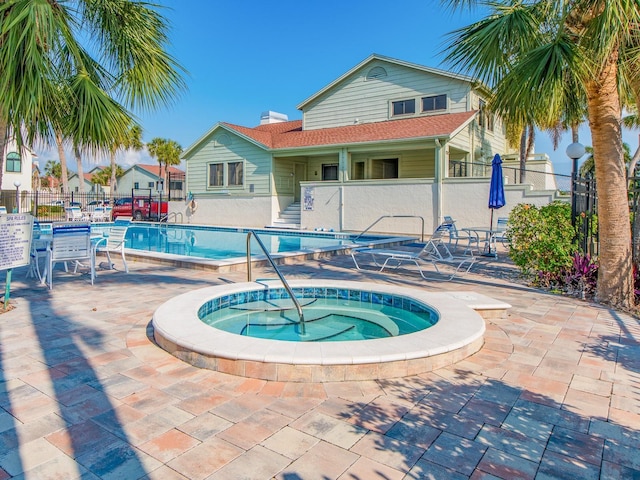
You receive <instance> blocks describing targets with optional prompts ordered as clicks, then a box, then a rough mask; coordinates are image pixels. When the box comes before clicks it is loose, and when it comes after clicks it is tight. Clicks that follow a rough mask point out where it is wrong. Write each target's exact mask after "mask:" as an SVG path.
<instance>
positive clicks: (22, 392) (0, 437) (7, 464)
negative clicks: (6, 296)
mask: <svg viewBox="0 0 640 480" xmlns="http://www.w3.org/2000/svg"><path fill="white" fill-rule="evenodd" d="M10 318H11V317H10V315H9V314H8V313H7V314H5V315H4V316H0V321H13V318H11V319H10ZM9 319H10V320H9ZM8 330H9V329H8V328H4V325H2V323H0V339H2V341H0V452H2V453H0V478H8V477H9V475H18V474H20V473H22V471H23V470H24V465H23V462H22V457H20V455H17V454H15V452H16V449H17V448H18V446H19V445H20V436H23V435H24V433H22V434H21V433H20V432H19V427H20V425H22V422H20V421H19V420H18V419H17V418H16V417H15V415H12V414H11V412H13V411H14V410H15V407H14V405H15V404H17V403H18V402H20V401H21V399H22V398H24V397H28V396H31V395H34V394H37V392H35V391H34V390H35V389H33V388H30V386H29V385H26V384H20V385H12V383H15V382H12V380H13V379H11V378H6V377H5V372H8V371H9V367H8V365H7V364H6V363H7V362H8V361H9V359H10V358H11V359H12V360H14V361H15V360H16V358H15V356H14V355H12V352H11V348H10V347H9V342H10V341H11V337H12V335H11V334H10V333H7V331H8ZM4 345H7V348H4Z"/></svg>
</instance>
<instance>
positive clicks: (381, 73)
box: [367, 67, 387, 80]
mask: <svg viewBox="0 0 640 480" xmlns="http://www.w3.org/2000/svg"><path fill="white" fill-rule="evenodd" d="M386 76H387V71H386V70H385V69H384V68H382V67H373V68H372V69H371V70H369V73H367V80H373V79H374V78H384V77H386Z"/></svg>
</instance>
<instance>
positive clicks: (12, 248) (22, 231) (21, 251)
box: [0, 213, 33, 311]
mask: <svg viewBox="0 0 640 480" xmlns="http://www.w3.org/2000/svg"><path fill="white" fill-rule="evenodd" d="M32 239H33V217H32V216H31V215H30V214H27V213H22V214H20V213H15V214H7V215H0V270H7V284H6V286H5V291H4V310H5V311H6V310H7V308H8V307H9V295H10V292H11V272H12V270H13V268H15V267H22V266H24V265H29V261H30V254H31V241H32Z"/></svg>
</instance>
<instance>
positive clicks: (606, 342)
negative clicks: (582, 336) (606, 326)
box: [584, 307, 640, 395]
mask: <svg viewBox="0 0 640 480" xmlns="http://www.w3.org/2000/svg"><path fill="white" fill-rule="evenodd" d="M603 308H604V307H603ZM606 311H607V313H608V314H609V315H610V316H611V318H612V319H613V323H612V325H614V326H615V327H616V328H617V330H618V331H617V332H615V331H612V332H611V333H610V334H606V335H599V336H598V337H596V338H594V341H593V342H592V343H590V344H588V345H585V347H584V349H585V352H588V353H590V354H592V355H594V356H597V357H600V358H602V359H604V360H607V361H609V362H615V363H617V365H619V366H622V367H624V368H625V369H626V370H627V371H628V372H629V373H630V374H631V375H634V374H635V375H634V376H635V377H636V378H639V383H640V377H639V376H638V374H639V372H640V320H639V319H637V318H634V317H632V316H631V315H624V314H621V313H619V312H616V311H614V310H610V309H607V310H606ZM639 395H640V394H639Z"/></svg>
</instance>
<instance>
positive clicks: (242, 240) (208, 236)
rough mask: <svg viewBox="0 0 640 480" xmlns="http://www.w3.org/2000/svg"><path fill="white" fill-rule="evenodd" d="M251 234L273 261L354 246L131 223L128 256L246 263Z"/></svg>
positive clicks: (337, 236)
mask: <svg viewBox="0 0 640 480" xmlns="http://www.w3.org/2000/svg"><path fill="white" fill-rule="evenodd" d="M101 229H102V230H107V229H108V225H102V226H95V227H94V228H93V230H94V231H99V230H101ZM249 231H253V232H254V233H255V234H256V235H259V237H260V240H261V241H262V243H264V245H265V246H266V247H267V249H268V250H269V254H270V255H271V256H272V257H273V258H274V259H276V258H282V257H283V256H285V257H286V256H290V255H294V254H298V255H302V254H319V253H327V252H335V251H340V250H342V251H343V250H344V249H346V248H349V247H351V246H353V245H354V238H355V237H356V236H357V235H356V234H349V233H337V232H304V231H283V230H274V229H247V228H231V227H214V226H201V225H181V224H158V223H150V222H133V223H131V225H130V226H129V229H128V230H127V236H126V245H125V246H126V248H127V249H128V251H127V255H130V254H132V255H140V256H143V257H145V258H160V259H165V260H167V259H173V260H180V261H183V262H184V261H188V262H205V263H207V262H208V263H209V264H213V263H216V262H217V263H218V264H220V262H222V263H237V262H246V256H247V234H248V232H249ZM412 240H415V238H409V237H389V236H380V235H367V236H362V237H360V238H358V241H357V245H358V246H363V245H375V244H380V243H384V244H389V243H390V242H391V243H396V244H397V243H403V242H408V241H412ZM251 255H252V258H254V257H256V258H260V257H262V258H264V254H263V252H262V250H261V249H260V247H259V246H258V244H257V242H255V240H253V239H252V241H251Z"/></svg>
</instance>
